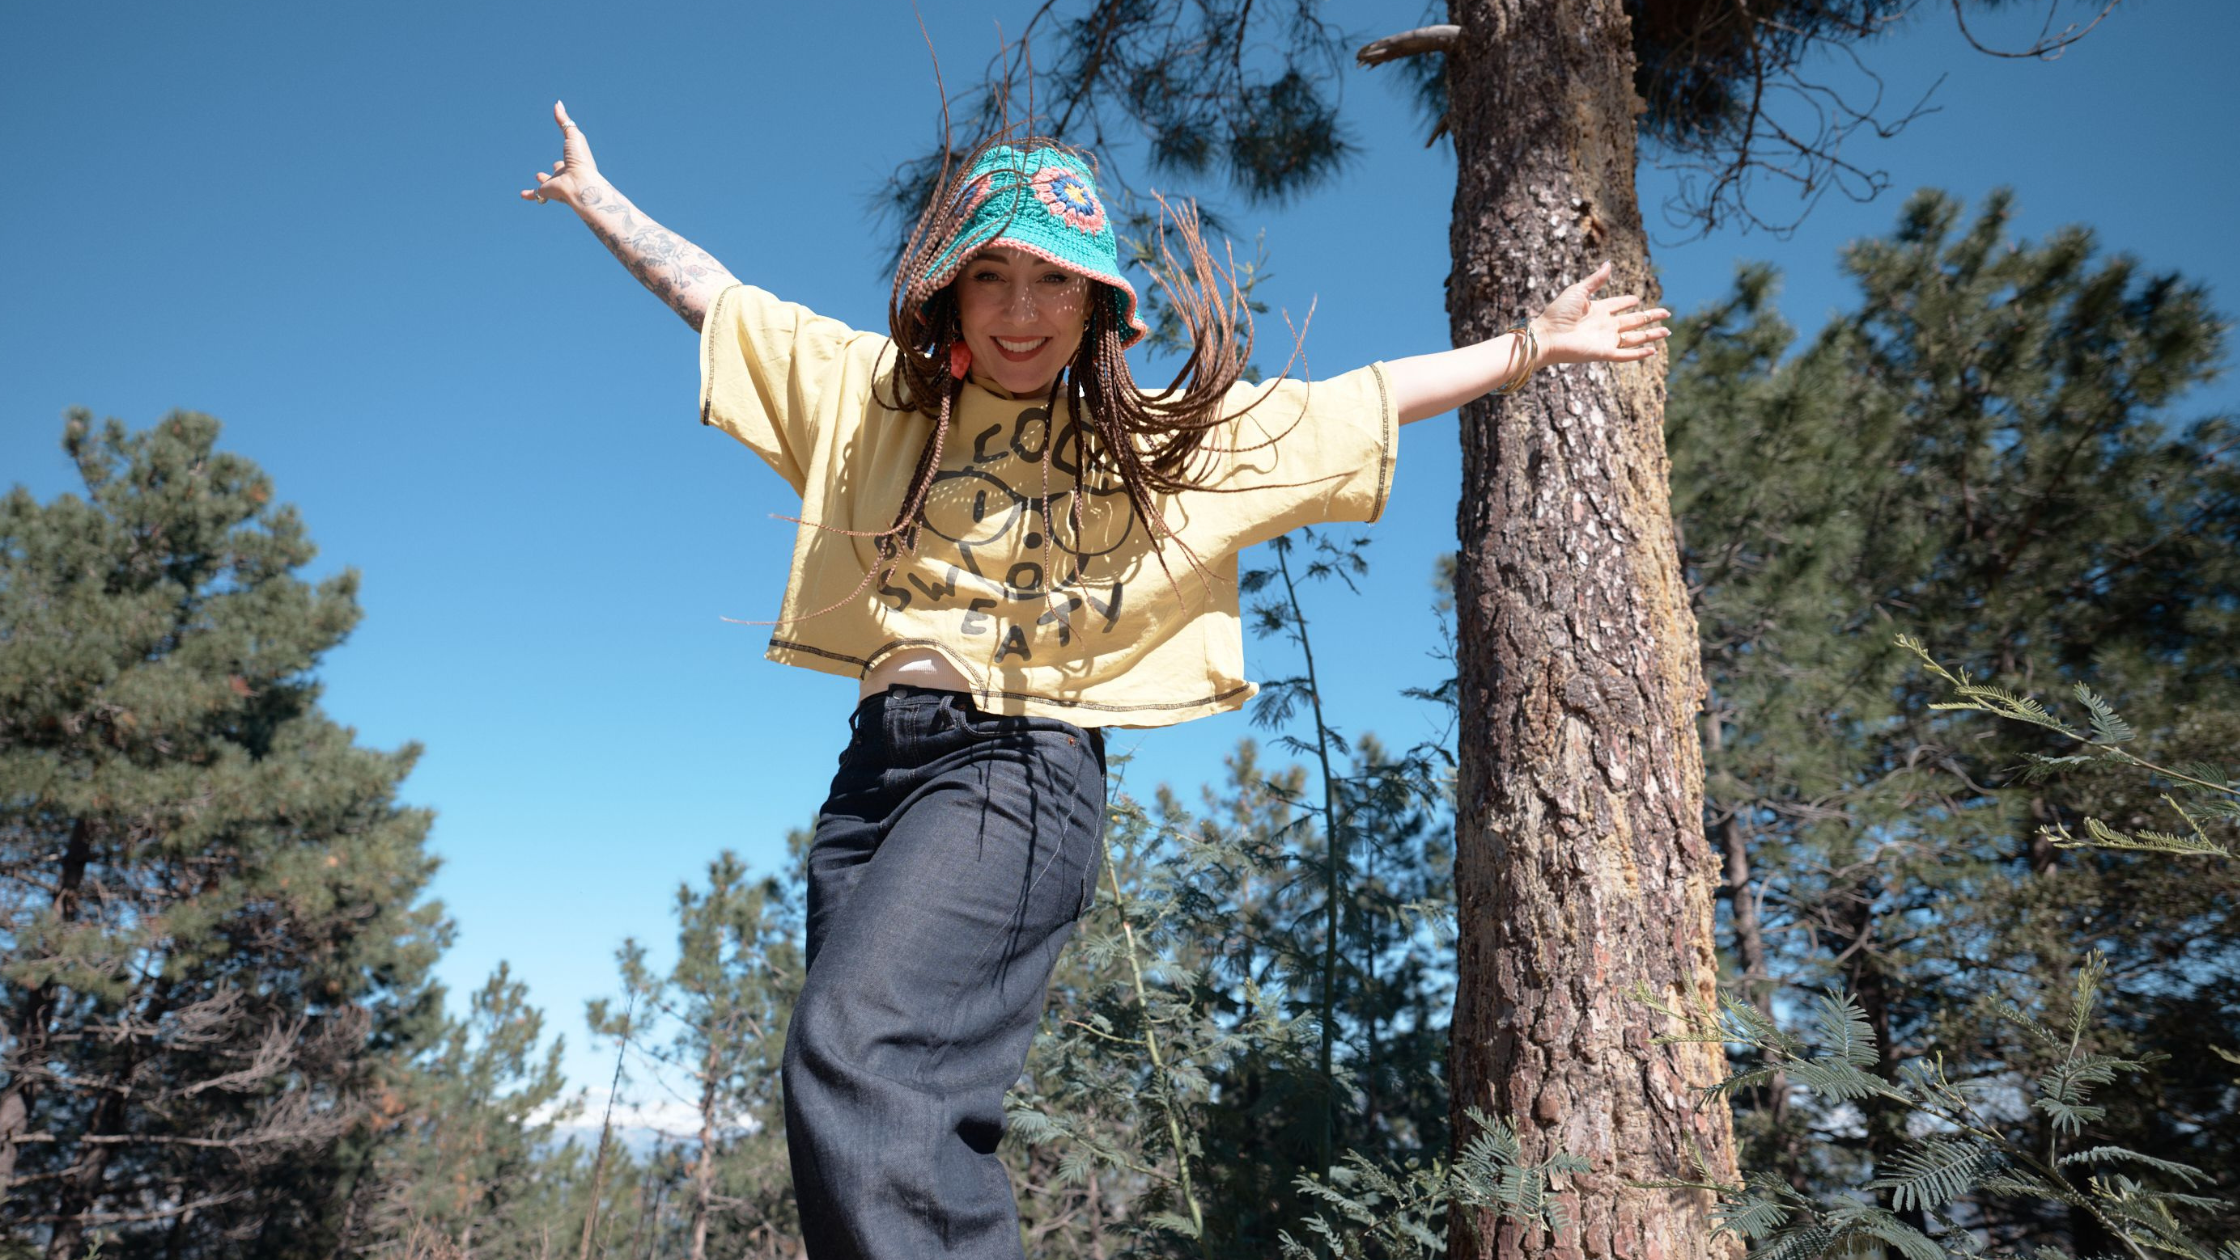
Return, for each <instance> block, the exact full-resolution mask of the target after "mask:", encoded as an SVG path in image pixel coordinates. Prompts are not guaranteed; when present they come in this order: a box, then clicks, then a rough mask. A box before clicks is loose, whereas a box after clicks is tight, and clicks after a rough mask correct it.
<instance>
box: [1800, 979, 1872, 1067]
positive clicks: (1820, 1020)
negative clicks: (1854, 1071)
mask: <svg viewBox="0 0 2240 1260" xmlns="http://www.w3.org/2000/svg"><path fill="white" fill-rule="evenodd" d="M1813 1025H1814V1027H1815V1029H1816V1030H1817V1031H1818V1033H1819V1036H1817V1037H1815V1038H1813V1043H1814V1046H1815V1047H1816V1048H1817V1049H1819V1050H1821V1051H1822V1052H1824V1053H1827V1054H1832V1055H1834V1056H1836V1057H1837V1058H1839V1059H1841V1060H1842V1061H1844V1062H1845V1063H1848V1064H1850V1065H1851V1066H1853V1067H1873V1066H1874V1064H1875V1061H1876V1060H1878V1059H1880V1058H1881V1057H1882V1055H1881V1052H1880V1051H1878V1050H1877V1049H1876V1048H1875V1040H1874V1025H1872V1024H1870V1023H1868V1022H1867V1013H1866V1011H1864V1010H1862V1009H1861V1008H1860V1006H1859V1004H1858V1003H1857V1002H1855V1001H1853V1000H1851V998H1849V997H1847V996H1844V995H1842V994H1837V993H1832V992H1831V993H1824V994H1821V995H1820V996H1819V997H1817V998H1815V999H1814V1000H1813Z"/></svg>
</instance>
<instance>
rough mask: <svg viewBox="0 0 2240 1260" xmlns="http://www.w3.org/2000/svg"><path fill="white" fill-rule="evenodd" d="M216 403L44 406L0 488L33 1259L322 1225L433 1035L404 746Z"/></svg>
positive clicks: (426, 930) (6, 874)
mask: <svg viewBox="0 0 2240 1260" xmlns="http://www.w3.org/2000/svg"><path fill="white" fill-rule="evenodd" d="M217 436H218V423H217V421H215V420H212V419H210V418H209V417H207V416H202V415H197V414H194V413H191V412H174V413H172V414H171V415H169V416H167V417H166V418H165V419H164V420H163V421H162V422H160V423H159V424H157V425H155V426H154V427H153V428H150V429H148V430H145V431H141V432H136V433H135V432H128V431H127V430H126V429H125V427H124V426H123V425H122V424H120V423H118V422H116V421H114V420H111V421H108V422H107V423H106V424H104V425H101V426H98V427H96V426H95V425H94V424H93V423H92V420H91V418H90V417H89V416H88V415H86V414H85V413H84V412H75V413H73V414H72V415H71V417H70V420H69V422H68V424H67V426H66V427H65V430H64V434H63V449H64V450H65V451H66V452H68V454H69V456H70V458H71V459H72V461H73V462H75V463H76V465H77V468H78V473H79V477H80V479H81V482H82V484H83V486H84V493H83V496H82V497H81V496H80V495H75V494H64V495H60V496H58V497H57V498H55V499H54V500H53V501H52V502H49V503H39V502H37V501H35V500H34V499H33V498H32V497H31V496H30V494H29V493H27V492H26V491H25V490H23V489H22V488H21V487H17V488H15V489H13V490H11V491H10V492H9V493H8V494H7V496H6V497H5V498H4V499H0V940H4V941H5V952H4V956H0V1008H4V1009H5V1010H7V1011H8V1012H9V1017H8V1024H7V1029H6V1033H7V1042H6V1046H5V1049H6V1057H5V1060H4V1068H5V1073H6V1081H5V1084H4V1085H0V1137H6V1138H13V1139H19V1140H16V1141H6V1142H0V1185H5V1186H10V1187H11V1188H10V1193H9V1194H8V1196H7V1199H6V1203H5V1205H4V1206H0V1222H5V1226H6V1229H7V1230H8V1232H10V1233H11V1234H13V1235H15V1236H17V1237H19V1238H31V1239H39V1240H43V1241H44V1243H45V1244H46V1246H47V1248H48V1251H49V1254H52V1255H74V1254H79V1253H80V1252H82V1251H83V1250H84V1249H85V1248H86V1247H88V1246H91V1245H95V1244H98V1245H99V1246H100V1247H101V1248H102V1250H103V1254H105V1255H108V1256H118V1257H123V1256H136V1255H144V1254H150V1253H151V1252H154V1251H158V1250H160V1251H163V1252H164V1254H166V1255H170V1256H216V1255H226V1256H239V1255H249V1254H265V1255H287V1254H296V1253H297V1252H303V1253H310V1252H314V1251H316V1252H319V1253H320V1254H325V1253H326V1251H328V1250H330V1249H331V1248H332V1247H333V1245H334V1243H335V1241H336V1238H337V1235H338V1233H339V1231H340V1230H341V1227H342V1222H343V1220H344V1218H345V1217H346V1216H347V1215H348V1213H349V1210H350V1209H349V1202H350V1198H351V1196H352V1194H353V1187H357V1186H362V1185H363V1184H364V1177H365V1174H366V1172H367V1170H368V1165H369V1151H370V1149H371V1147H372V1145H373V1144H374V1143H375V1142H376V1141H377V1140H378V1136H379V1134H380V1132H381V1131H382V1129H383V1127H384V1126H386V1125H389V1124H391V1123H393V1118H394V1116H395V1114H396V1112H397V1110H398V1107H399V1098H400V1091H401V1090H403V1089H404V1088H405V1085H404V1081H405V1078H406V1077H407V1076H408V1075H409V1068H408V1064H407V1061H408V1059H409V1057H410V1056H411V1055H412V1054H413V1053H415V1051H416V1050H417V1048H418V1047H420V1046H422V1045H425V1044H429V1039H430V1038H432V1037H434V1036H436V1035H437V1033H438V1025H437V1022H436V1016H437V1014H438V1011H439V1005H438V1003H439V1000H440V998H439V994H437V992H436V991H435V990H434V989H433V988H432V987H431V986H430V985H429V983H428V980H427V970H428V967H429V965H430V964H431V963H432V962H433V961H434V958H435V956H436V952H437V950H438V949H439V948H440V947H441V945H442V944H443V942H444V940H445V939H446V937H447V935H448V927H447V925H446V924H445V923H444V921H443V919H442V916H441V911H440V908H439V907H437V906H435V905H433V904H428V903H422V902H420V901H419V895H420V891H421V889H422V888H423V887H424V885H425V883H426V881H427V879H428V877H429V875H430V874H431V872H432V871H433V869H434V865H435V863H434V860H433V859H432V858H430V857H429V856H428V855H427V854H426V853H425V852H424V851H423V849H422V842H423V840H424V839H425V836H426V834H427V829H428V824H429V820H430V815H429V813H428V811H426V810H418V809H406V808H403V807H401V806H399V805H398V804H397V803H396V790H397V785H398V784H399V783H400V782H402V780H403V779H404V777H405V775H406V774H407V773H409V772H410V770H411V768H412V763H413V761H414V760H415V759H416V758H417V756H418V755H419V749H418V748H417V746H411V745H408V746H406V747H404V748H402V749H400V750H398V751H397V752H394V753H384V752H378V751H375V750H371V749H366V748H361V747H358V746H357V745H356V744H354V743H353V742H352V739H351V734H350V732H349V731H348V730H347V729H346V728H344V727H341V726H338V725H336V724H335V723H334V722H333V721H331V720H329V719H328V717H327V716H326V715H325V714H324V713H323V712H321V710H320V708H319V705H318V698H319V688H318V685H317V683H316V682H315V681H314V680H313V677H312V671H313V670H314V669H315V668H316V666H317V664H318V661H319V658H320V657H321V655H322V654H324V653H325V652H327V651H328V650H329V649H331V648H333V647H335V646H336V645H337V644H339V643H340V642H341V641H342V639H343V637H344V636H345V635H347V634H348V633H349V631H350V628H351V627H352V626H353V625H355V624H356V622H357V618H358V607H357V600H356V591H357V576H356V574H355V573H352V572H348V571H345V572H343V573H341V574H338V575H336V576H334V577H331V578H328V579H327V580H325V581H323V582H320V583H317V584H313V583H311V582H308V581H305V580H304V579H303V578H301V577H299V576H298V570H300V569H301V568H302V567H303V566H304V565H305V564H307V563H309V562H310V560H311V558H312V554H313V547H312V545H311V542H310V539H309V537H308V536H307V535H306V532H305V530H304V527H303V523H302V521H301V520H300V519H299V518H298V517H297V515H296V513H295V511H294V509H292V508H290V507H288V506H285V505H282V504H279V503H277V502H275V499H274V495H273V488H272V483H271V482H270V480H269V479H268V478H266V477H265V475H264V474H263V473H262V472H261V471H260V470H259V469H258V468H257V467H256V465H254V464H253V463H251V462H250V461H248V460H246V459H244V458H242V457H240V456H238V455H234V454H231V453H229V452H224V451H220V450H218V449H217V445H216V443H217Z"/></svg>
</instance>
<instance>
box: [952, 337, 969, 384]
mask: <svg viewBox="0 0 2240 1260" xmlns="http://www.w3.org/2000/svg"><path fill="white" fill-rule="evenodd" d="M971 370H972V347H971V346H968V345H966V344H965V343H963V342H961V341H960V342H957V343H956V344H954V345H952V346H950V347H949V375H951V376H953V377H955V378H956V379H958V380H960V381H961V380H963V379H964V374H965V373H967V372H969V371H971Z"/></svg>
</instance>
